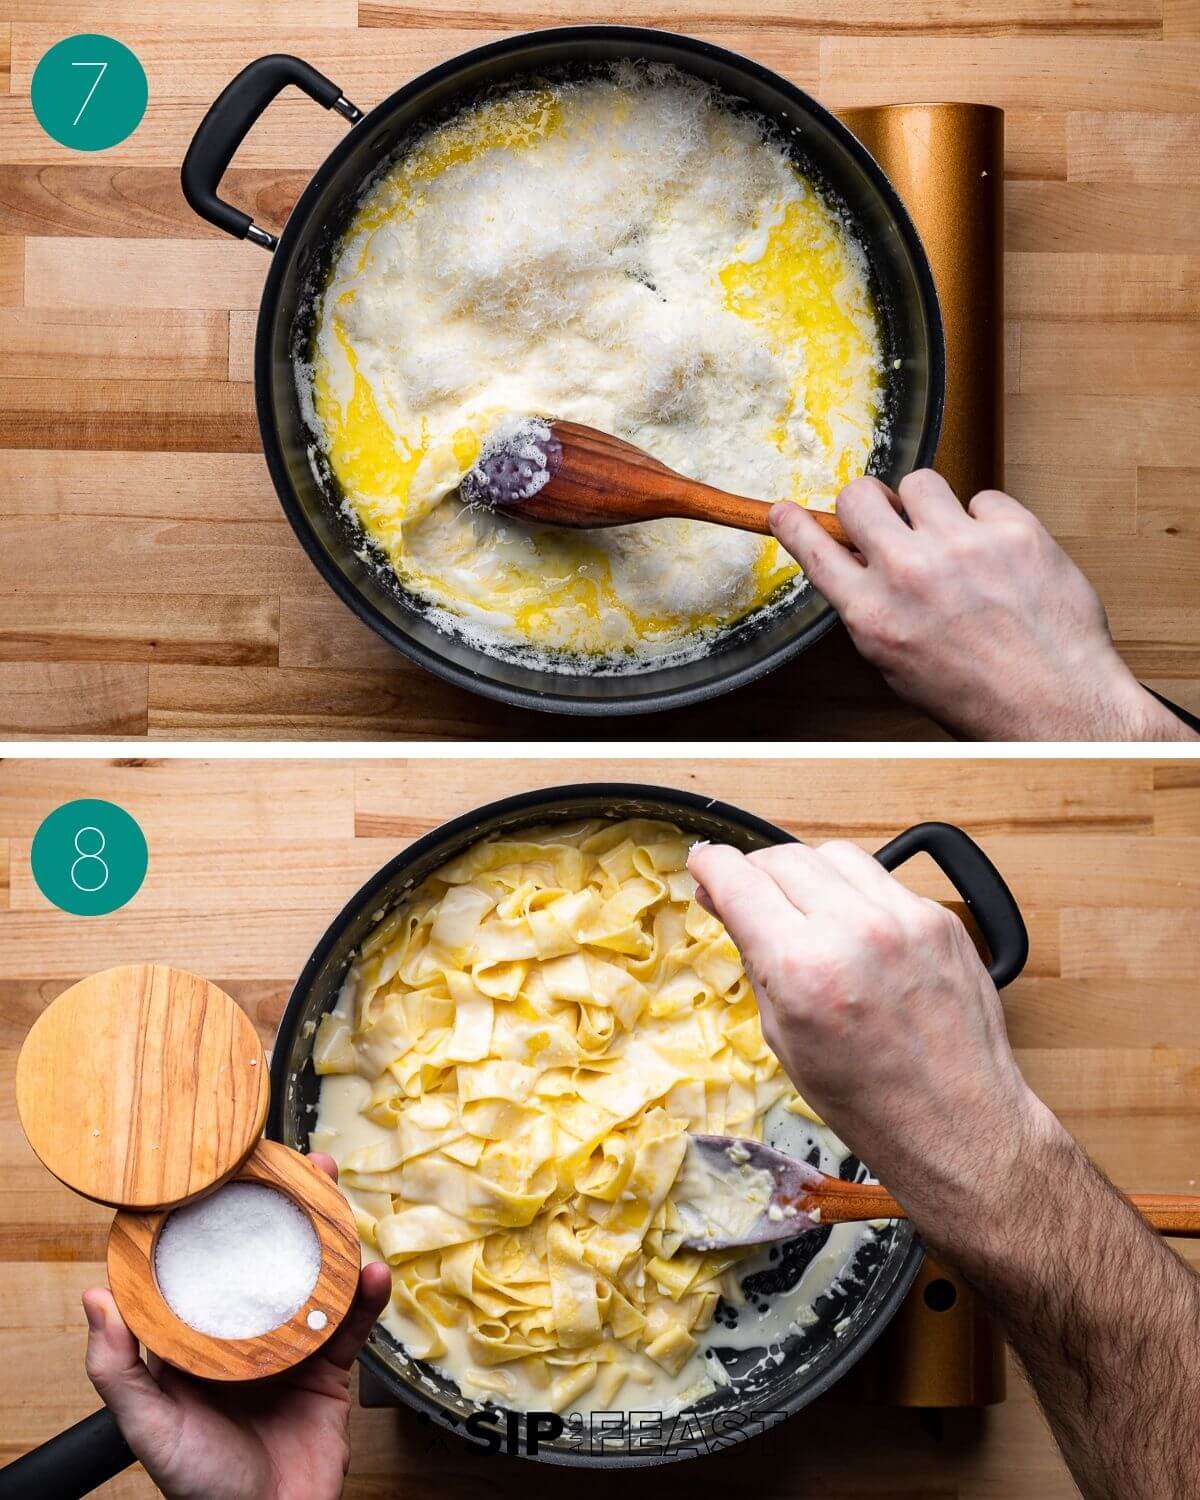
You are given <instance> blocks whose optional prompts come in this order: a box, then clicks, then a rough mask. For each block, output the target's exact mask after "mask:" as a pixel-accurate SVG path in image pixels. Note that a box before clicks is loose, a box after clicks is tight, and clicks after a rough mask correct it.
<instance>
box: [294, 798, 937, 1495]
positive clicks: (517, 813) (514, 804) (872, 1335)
mask: <svg viewBox="0 0 1200 1500" xmlns="http://www.w3.org/2000/svg"><path fill="white" fill-rule="evenodd" d="M571 801H577V802H581V803H582V802H591V803H595V802H598V801H601V802H605V803H609V802H620V801H655V802H658V803H661V804H665V805H666V806H668V807H675V808H678V809H681V810H687V811H691V812H696V813H707V814H709V815H710V816H712V817H715V818H718V819H720V820H721V821H723V822H726V823H731V824H734V825H735V826H740V827H741V828H743V829H744V830H745V831H746V832H748V833H750V834H753V835H755V836H757V837H760V838H763V839H765V840H767V841H769V842H770V843H773V844H780V843H799V842H801V841H800V840H799V839H798V838H797V837H796V835H795V834H791V833H789V832H788V831H787V830H786V829H784V828H780V827H779V825H778V824H775V823H771V822H770V821H769V820H768V819H766V818H761V817H759V816H758V814H756V813H752V812H749V811H748V810H746V809H745V808H741V807H738V806H736V805H735V804H733V803H729V802H725V801H724V800H722V799H721V798H717V797H706V796H704V795H703V794H702V793H699V792H690V791H687V790H685V789H683V788H680V787H671V786H656V785H652V784H649V783H641V782H617V781H598V782H572V783H567V784H565V785H562V786H548V787H539V788H535V789H533V790H530V791H525V792H517V793H514V794H513V795H511V796H508V797H501V798H498V799H496V800H495V801H492V802H487V803H484V804H483V805H481V806H479V807H476V808H473V809H470V810H468V811H466V812H464V813H460V814H458V815H457V816H455V817H453V818H450V819H448V820H446V821H445V822H443V823H439V824H438V825H437V826H436V827H435V828H432V829H430V831H429V832H428V833H425V834H422V835H421V836H420V837H419V838H416V839H414V840H413V842H412V843H410V844H409V845H408V846H407V847H406V848H404V849H401V850H400V851H399V852H398V853H397V854H395V855H393V856H392V858H391V859H389V860H388V861H387V862H386V863H385V864H384V865H383V866H382V867H381V868H380V869H379V870H377V871H376V872H375V874H374V875H373V876H371V877H370V879H368V880H367V881H366V882H364V884H363V885H362V886H361V887H360V889H359V890H358V891H357V892H355V894H354V895H353V896H351V897H350V899H349V900H348V901H347V902H345V903H344V905H343V906H342V908H341V910H340V911H339V912H338V913H337V915H336V916H335V917H334V918H333V920H332V921H331V922H330V923H329V925H328V927H327V928H326V929H325V931H324V933H323V934H322V935H321V938H320V939H319V941H318V942H317V945H316V947H315V948H314V949H313V951H312V954H311V955H310V957H309V959H308V961H307V962H306V963H305V965H304V967H303V968H302V969H301V971H300V973H299V975H298V976H297V979H296V983H295V985H294V986H293V989H292V993H291V995H290V996H289V997H288V1002H287V1005H286V1006H285V1008H284V1011H283V1015H282V1016H281V1017H280V1021H279V1026H278V1029H277V1031H276V1034H275V1045H274V1047H273V1049H272V1054H271V1106H270V1112H269V1114H268V1117H267V1127H266V1135H267V1137H268V1138H269V1139H271V1140H283V1125H284V1110H285V1100H286V1098H287V1093H288V1085H289V1083H290V1082H291V1080H292V1078H293V1077H294V1076H295V1075H293V1074H292V1073H291V1072H290V1070H289V1069H288V1067H287V1066H286V1060H285V1059H286V1052H287V1051H288V1050H290V1046H291V1043H292V1040H293V1039H294V1038H295V1036H296V1035H297V1033H298V1031H299V1028H300V1025H301V1019H302V1017H301V1013H302V1010H303V1009H304V1006H305V1003H306V1000H307V997H308V993H309V990H310V988H311V986H312V984H313V981H314V980H315V979H316V977H317V976H318V975H319V974H320V972H321V970H322V969H323V968H324V966H325V964H326V962H327V961H328V960H329V959H330V958H331V957H332V955H333V953H334V951H335V950H336V948H337V946H338V945H339V943H340V942H341V941H342V937H343V934H344V932H345V930H346V928H347V927H348V926H350V925H351V924H352V923H353V922H354V921H355V919H356V918H358V917H359V916H360V915H361V913H362V912H363V911H364V909H367V908H368V907H369V906H370V905H371V903H373V902H375V901H376V900H377V899H378V897H379V896H380V894H381V893H382V892H383V891H384V890H385V889H386V888H387V887H388V886H390V885H391V884H392V882H393V880H394V878H395V877H396V876H397V875H398V874H400V873H402V872H403V870H404V869H405V867H406V866H409V865H412V864H415V863H417V862H419V861H420V860H421V859H422V858H424V856H426V855H427V854H433V853H436V852H438V850H439V849H441V848H442V847H443V846H445V845H446V844H448V843H453V842H454V841H455V840H457V839H458V838H459V836H460V835H470V834H471V833H472V832H473V831H476V830H478V827H479V825H480V824H481V823H495V822H496V821H497V820H504V819H510V818H516V819H519V818H520V817H522V815H524V814H527V813H536V812H538V811H539V810H544V811H546V813H547V816H556V817H563V819H564V821H565V817H566V816H567V815H564V814H563V812H562V805H563V804H564V803H569V802H571ZM281 1039H286V1042H287V1044H288V1045H287V1049H285V1048H284V1047H283V1046H281V1045H280V1041H281ZM924 1255H925V1252H924V1247H923V1244H922V1242H921V1239H920V1236H919V1235H917V1234H916V1233H915V1232H914V1233H913V1235H912V1237H911V1240H910V1242H909V1245H908V1247H907V1249H906V1250H905V1251H904V1254H903V1258H902V1259H900V1258H898V1263H897V1266H896V1271H895V1274H894V1277H893V1280H892V1284H891V1285H890V1286H889V1287H888V1288H887V1290H886V1291H885V1292H884V1293H883V1295H882V1297H881V1298H880V1301H879V1304H878V1306H877V1307H876V1309H875V1312H874V1315H873V1316H872V1318H871V1319H870V1321H869V1322H868V1323H866V1324H865V1325H864V1326H863V1327H862V1328H860V1329H859V1330H858V1331H857V1332H856V1333H855V1335H854V1338H853V1340H852V1341H847V1342H845V1343H844V1344H843V1345H842V1347H841V1348H840V1349H838V1350H837V1352H836V1353H835V1355H834V1357H833V1358H832V1359H831V1360H830V1362H829V1364H828V1365H827V1366H826V1368H825V1369H824V1370H822V1372H821V1373H820V1374H819V1375H818V1376H817V1377H816V1378H815V1379H814V1380H813V1381H812V1382H811V1384H809V1385H807V1386H805V1388H804V1389H803V1390H802V1391H800V1392H796V1393H794V1394H793V1396H792V1397H791V1398H790V1399H789V1400H788V1401H787V1402H785V1403H784V1404H782V1405H781V1406H780V1407H779V1408H772V1409H769V1410H766V1411H764V1412H763V1413H762V1415H761V1418H757V1417H756V1419H755V1421H754V1423H753V1424H752V1429H751V1428H749V1427H748V1428H739V1429H738V1430H737V1432H736V1433H725V1434H722V1436H723V1437H724V1438H726V1439H732V1440H733V1441H736V1442H741V1441H743V1440H745V1439H746V1438H750V1437H755V1436H758V1435H759V1434H760V1433H762V1432H765V1431H767V1430H769V1429H770V1428H771V1427H774V1426H776V1425H778V1424H779V1423H780V1422H782V1421H784V1420H785V1419H786V1418H788V1417H790V1416H794V1415H795V1414H796V1412H798V1411H801V1410H803V1408H804V1407H806V1406H808V1405H809V1404H810V1403H811V1402H812V1401H814V1400H815V1399H816V1398H817V1397H818V1396H820V1395H822V1394H823V1393H824V1392H825V1391H827V1390H828V1389H829V1388H830V1387H831V1386H832V1385H834V1384H835V1383H836V1382H837V1381H838V1380H840V1379H841V1378H842V1376H843V1375H845V1374H847V1373H848V1371H849V1370H850V1369H851V1368H852V1367H853V1366H854V1365H856V1364H857V1363H858V1361H859V1359H860V1358H861V1357H862V1356H863V1355H864V1354H865V1353H866V1352H867V1350H868V1349H869V1348H870V1347H871V1345H872V1344H873V1343H874V1342H875V1341H876V1339H878V1338H879V1336H880V1335H881V1334H882V1333H883V1331H884V1329H885V1328H886V1327H887V1326H888V1324H889V1323H890V1322H891V1321H892V1318H893V1317H894V1316H895V1314H896V1312H897V1311H898V1310H899V1307H900V1305H901V1303H902V1302H903V1300H904V1298H905V1297H906V1296H907V1295H908V1292H909V1290H910V1289H911V1287H912V1284H913V1282H914V1281H915V1280H916V1277H917V1273H918V1271H919V1270H920V1267H921V1263H922V1261H923V1260H924ZM358 1358H359V1361H360V1362H361V1363H362V1364H363V1366H364V1367H365V1368H366V1369H367V1370H369V1371H370V1373H371V1374H372V1375H373V1376H374V1377H375V1378H376V1379H377V1380H378V1381H379V1382H381V1383H382V1384H383V1385H384V1386H386V1388H387V1389H388V1391H389V1392H391V1394H392V1395H393V1396H394V1397H396V1399H397V1400H398V1401H402V1402H403V1403H404V1404H405V1405H406V1406H409V1407H411V1408H412V1409H413V1410H415V1411H417V1412H418V1413H419V1414H420V1415H421V1416H422V1417H424V1418H426V1419H428V1420H430V1421H433V1422H434V1423H436V1424H437V1426H439V1427H440V1428H442V1429H443V1430H444V1431H447V1432H451V1433H454V1434H455V1435H457V1436H459V1437H462V1436H463V1430H462V1425H461V1423H460V1422H459V1421H458V1420H457V1419H455V1418H453V1417H452V1416H451V1415H450V1414H448V1413H447V1412H446V1411H445V1410H444V1409H443V1407H441V1406H440V1405H439V1404H438V1403H437V1402H436V1401H434V1400H433V1399H432V1398H431V1397H429V1396H427V1395H425V1394H424V1393H423V1392H422V1391H420V1390H418V1389H417V1388H416V1387H415V1386H414V1385H411V1384H409V1383H408V1382H406V1381H404V1380H401V1379H399V1378H398V1377H397V1374H396V1371H395V1369H394V1368H393V1367H392V1365H391V1364H390V1363H389V1362H388V1361H387V1360H386V1359H385V1358H384V1357H383V1356H382V1355H381V1354H380V1353H378V1352H377V1351H376V1350H375V1349H373V1348H372V1347H371V1346H370V1344H367V1345H364V1347H363V1349H362V1351H361V1353H360V1354H359V1356H358ZM752 1410H754V1411H756V1412H757V1411H758V1408H752ZM725 1446H728V1444H725ZM702 1451H703V1452H705V1453H708V1452H712V1451H715V1449H714V1450H709V1449H705V1450H702ZM519 1456H520V1457H522V1458H526V1459H529V1460H531V1461H532V1462H534V1463H548V1464H552V1465H555V1466H559V1467H576V1468H578V1467H584V1468H649V1467H656V1466H659V1465H662V1464H670V1463H681V1462H684V1461H686V1460H688V1459H691V1458H698V1457H700V1456H701V1451H697V1450H696V1449H695V1448H692V1449H690V1450H688V1451H685V1452H681V1453H670V1452H667V1453H646V1452H642V1451H620V1450H618V1451H615V1452H607V1453H606V1452H600V1453H593V1452H591V1451H590V1450H589V1451H578V1452H576V1451H570V1450H562V1451H554V1450H551V1449H547V1448H544V1447H539V1449H538V1451H537V1453H535V1454H529V1453H527V1452H526V1451H525V1449H524V1448H523V1447H522V1448H521V1449H520V1450H519Z"/></svg>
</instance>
